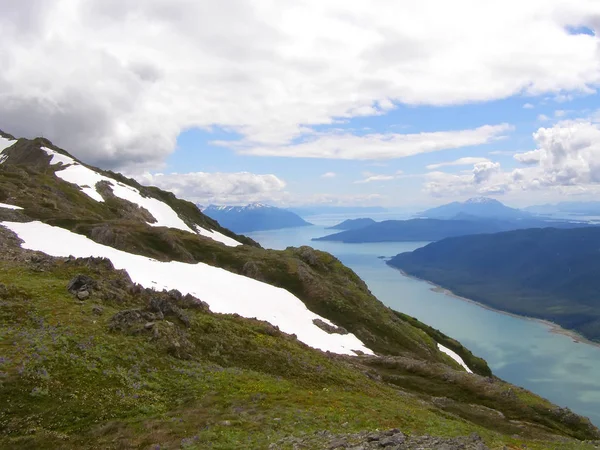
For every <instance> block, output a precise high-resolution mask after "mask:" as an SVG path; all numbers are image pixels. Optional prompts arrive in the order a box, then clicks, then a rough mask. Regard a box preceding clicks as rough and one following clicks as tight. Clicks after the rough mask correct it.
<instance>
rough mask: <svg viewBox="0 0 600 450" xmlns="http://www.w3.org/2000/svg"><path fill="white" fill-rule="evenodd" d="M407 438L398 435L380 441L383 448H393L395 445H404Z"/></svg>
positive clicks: (400, 434)
mask: <svg viewBox="0 0 600 450" xmlns="http://www.w3.org/2000/svg"><path fill="white" fill-rule="evenodd" d="M405 440H406V438H405V437H404V435H403V434H402V433H396V434H394V435H392V436H389V437H386V438H383V439H381V440H380V441H379V445H380V446H381V447H393V446H395V445H400V444H403V443H404V441H405Z"/></svg>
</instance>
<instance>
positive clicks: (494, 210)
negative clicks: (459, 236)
mask: <svg viewBox="0 0 600 450" xmlns="http://www.w3.org/2000/svg"><path fill="white" fill-rule="evenodd" d="M461 215H466V216H473V217H483V218H488V219H503V220H506V219H510V220H513V219H520V218H528V217H530V214H529V213H527V212H524V211H521V210H519V209H515V208H509V207H508V206H505V205H504V204H502V203H500V202H499V201H498V200H495V199H493V198H487V197H475V198H470V199H469V200H467V201H465V202H452V203H448V204H446V205H442V206H438V207H436V208H431V209H428V210H426V211H424V212H422V213H421V214H420V216H421V217H426V218H429V219H454V218H456V216H461Z"/></svg>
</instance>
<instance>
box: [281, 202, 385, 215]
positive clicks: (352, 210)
mask: <svg viewBox="0 0 600 450" xmlns="http://www.w3.org/2000/svg"><path fill="white" fill-rule="evenodd" d="M287 210H288V211H291V212H293V213H295V214H298V215H299V216H301V217H307V216H316V215H318V214H373V213H384V212H387V209H386V208H383V207H381V206H327V205H316V206H303V207H293V208H287Z"/></svg>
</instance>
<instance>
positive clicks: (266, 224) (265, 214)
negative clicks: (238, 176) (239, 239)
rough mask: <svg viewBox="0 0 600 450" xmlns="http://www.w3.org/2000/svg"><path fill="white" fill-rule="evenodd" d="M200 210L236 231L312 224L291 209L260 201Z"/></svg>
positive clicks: (212, 206)
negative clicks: (244, 204)
mask: <svg viewBox="0 0 600 450" xmlns="http://www.w3.org/2000/svg"><path fill="white" fill-rule="evenodd" d="M202 212H203V213H204V214H206V215H207V216H208V217H211V218H212V219H215V220H216V221H218V222H219V223H220V224H221V225H222V226H224V227H226V228H229V229H230V230H232V231H234V232H236V233H249V232H252V231H261V230H278V229H280V228H292V227H304V226H309V225H312V224H310V223H308V222H306V221H305V220H304V219H302V218H301V217H300V216H298V215H297V214H294V213H293V212H291V211H287V210H285V209H281V208H277V207H275V206H269V205H264V204H262V203H253V204H250V205H246V206H216V205H209V206H208V207H206V208H203V209H202Z"/></svg>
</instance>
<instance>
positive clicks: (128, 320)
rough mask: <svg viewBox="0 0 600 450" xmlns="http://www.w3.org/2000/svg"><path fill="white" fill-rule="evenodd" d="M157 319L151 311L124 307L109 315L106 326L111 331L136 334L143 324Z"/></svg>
mask: <svg viewBox="0 0 600 450" xmlns="http://www.w3.org/2000/svg"><path fill="white" fill-rule="evenodd" d="M156 319H157V316H156V315H155V314H153V313H151V312H148V311H144V310H142V309H126V310H123V311H119V312H118V313H116V314H115V315H114V316H112V317H111V319H110V322H109V324H108V328H109V329H110V330H111V331H121V332H124V333H130V334H136V333H138V332H140V331H142V330H143V329H144V327H143V325H144V324H146V323H148V322H152V321H154V320H156Z"/></svg>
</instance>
